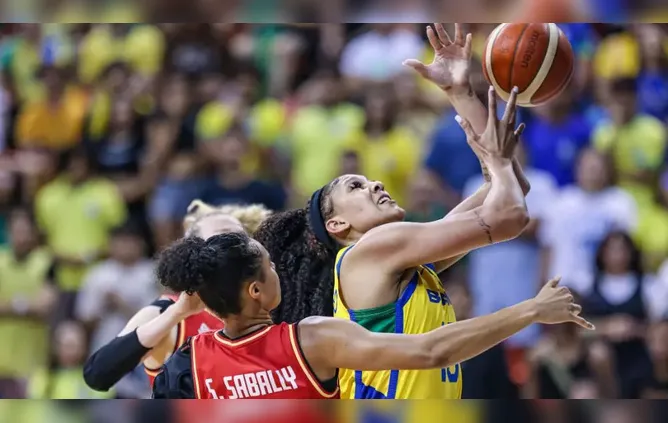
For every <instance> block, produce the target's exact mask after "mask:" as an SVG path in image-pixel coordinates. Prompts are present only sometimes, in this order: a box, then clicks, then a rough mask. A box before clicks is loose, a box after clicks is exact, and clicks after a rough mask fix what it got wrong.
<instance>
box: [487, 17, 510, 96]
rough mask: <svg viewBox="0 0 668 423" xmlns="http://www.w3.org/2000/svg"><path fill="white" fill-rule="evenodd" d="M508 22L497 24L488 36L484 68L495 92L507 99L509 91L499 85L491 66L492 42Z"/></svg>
mask: <svg viewBox="0 0 668 423" xmlns="http://www.w3.org/2000/svg"><path fill="white" fill-rule="evenodd" d="M507 25H508V24H505V23H504V24H501V25H499V26H497V27H496V28H495V29H494V31H492V33H491V34H490V36H489V42H488V43H487V51H485V68H486V70H487V76H488V77H489V82H490V83H491V84H492V86H493V87H494V89H495V90H496V93H497V94H498V95H499V96H500V97H501V98H503V99H504V100H508V98H509V97H510V92H507V91H505V90H504V89H503V88H501V87H500V86H499V83H498V81H497V80H496V76H495V75H494V69H493V68H492V52H493V51H494V43H495V42H496V39H497V38H498V36H499V34H500V33H501V31H503V29H504V28H505V27H506V26H507Z"/></svg>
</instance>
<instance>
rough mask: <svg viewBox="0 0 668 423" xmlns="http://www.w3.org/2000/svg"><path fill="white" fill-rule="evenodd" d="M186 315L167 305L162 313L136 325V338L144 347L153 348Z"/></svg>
mask: <svg viewBox="0 0 668 423" xmlns="http://www.w3.org/2000/svg"><path fill="white" fill-rule="evenodd" d="M186 317H188V316H187V315H186V314H184V313H181V312H180V311H179V310H178V309H177V308H176V307H174V306H172V307H168V308H167V309H166V310H165V311H164V313H162V314H160V315H159V316H157V317H155V318H154V319H153V320H151V321H149V322H147V323H144V324H143V325H139V327H137V338H138V339H139V342H140V343H141V344H142V345H143V346H145V347H146V348H149V349H151V348H155V347H156V346H157V345H158V344H160V342H162V340H163V339H165V338H166V337H167V336H169V334H170V333H171V331H172V329H174V327H175V326H176V325H178V324H179V322H181V320H183V319H185V318H186Z"/></svg>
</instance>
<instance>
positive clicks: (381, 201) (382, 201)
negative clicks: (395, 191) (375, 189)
mask: <svg viewBox="0 0 668 423" xmlns="http://www.w3.org/2000/svg"><path fill="white" fill-rule="evenodd" d="M392 201H393V200H392V197H390V196H389V195H387V194H383V195H381V196H380V198H379V199H378V204H379V205H381V204H386V203H390V202H392Z"/></svg>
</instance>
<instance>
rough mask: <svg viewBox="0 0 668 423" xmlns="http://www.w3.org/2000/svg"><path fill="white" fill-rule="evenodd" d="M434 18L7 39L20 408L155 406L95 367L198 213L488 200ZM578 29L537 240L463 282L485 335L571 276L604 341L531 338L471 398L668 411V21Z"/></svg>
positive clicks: (539, 201)
mask: <svg viewBox="0 0 668 423" xmlns="http://www.w3.org/2000/svg"><path fill="white" fill-rule="evenodd" d="M425 25H426V24H282V25H281V24H273V25H269V24H267V25H262V24H254V25H249V24H158V25H149V24H2V25H0V33H1V35H0V69H1V73H0V77H1V83H0V245H1V246H2V247H1V249H0V339H2V340H3V342H2V343H1V344H0V398H37V399H50V398H53V399H61V398H62V399H68V398H146V397H148V396H149V395H150V393H149V391H148V384H147V380H146V377H145V375H144V374H143V372H142V371H141V369H138V370H137V371H136V372H135V373H134V374H131V375H129V376H128V377H126V378H125V379H123V380H122V381H121V382H120V383H119V384H118V385H117V386H116V389H115V390H114V391H113V392H109V393H105V394H100V393H94V392H92V391H90V390H88V389H87V388H86V387H85V385H84V383H83V380H82V375H81V366H82V363H83V362H84V360H85V359H86V357H87V355H88V354H90V353H91V352H92V351H94V350H96V349H97V348H99V347H100V346H101V345H103V344H105V343H106V342H108V341H109V340H111V339H112V338H113V337H114V336H116V334H117V333H118V332H119V331H120V329H121V328H122V327H123V326H124V324H125V322H126V321H127V320H128V318H129V317H130V316H132V315H133V314H134V313H135V312H136V311H137V310H138V309H139V308H141V307H142V306H144V305H146V304H148V303H150V302H151V301H152V300H153V299H154V298H155V297H156V296H157V295H159V292H158V288H157V285H156V283H155V281H154V276H153V263H152V260H151V257H152V256H153V255H154V254H155V253H156V252H157V251H159V250H160V249H161V248H163V247H164V246H165V245H167V244H169V243H170V242H172V241H173V240H175V239H177V238H178V237H180V236H181V235H182V224H181V219H182V218H183V216H184V214H185V211H186V207H187V205H188V203H189V202H190V201H191V200H193V199H196V198H200V199H202V200H204V201H206V202H210V203H214V204H217V205H222V204H230V203H262V204H264V205H266V206H267V207H268V208H270V209H273V210H282V209H285V208H289V207H301V206H303V205H304V204H305V202H306V200H307V199H308V197H309V196H310V193H311V192H312V191H313V190H314V189H317V188H319V187H320V186H322V185H323V184H324V183H326V182H328V181H329V180H330V179H331V178H333V177H335V176H336V175H338V174H341V173H363V174H366V175H367V176H369V177H370V178H372V179H379V180H382V181H383V182H384V183H385V185H386V188H387V189H388V191H389V192H390V193H391V194H392V195H393V197H395V198H397V199H398V200H399V202H400V204H402V205H403V206H404V207H405V208H406V210H407V211H408V218H409V219H410V220H413V221H428V220H433V219H437V218H440V217H442V216H443V215H444V214H446V213H447V212H448V210H450V209H451V208H452V207H454V206H455V205H456V204H457V203H458V202H459V201H460V200H461V199H462V198H463V197H465V196H467V195H469V194H470V193H472V192H474V191H475V190H476V189H477V187H478V186H479V185H480V184H481V183H482V177H481V174H480V166H479V163H478V160H477V158H476V157H475V155H474V154H473V153H472V152H471V151H470V149H469V147H468V145H467V143H466V140H465V136H464V134H463V132H462V131H461V129H460V128H459V126H458V125H457V124H456V123H455V121H454V111H453V110H452V108H451V107H450V106H449V104H448V99H447V96H446V95H445V94H444V93H443V92H441V91H439V90H438V89H435V88H434V87H432V86H430V85H428V84H426V83H424V82H423V81H421V80H418V79H417V78H416V77H415V75H413V74H411V73H407V70H406V69H405V68H403V67H402V66H401V63H402V61H403V60H404V59H407V58H418V59H423V60H427V61H429V60H431V57H430V54H431V52H430V48H429V46H428V43H427V42H426V40H425V38H424V29H425ZM493 27H494V25H493V24H470V25H468V28H467V29H468V30H469V31H471V32H472V33H473V34H474V50H475V56H477V57H479V54H480V52H481V51H482V48H483V43H484V40H485V38H486V36H487V35H488V34H489V32H490V31H491V29H493ZM561 28H562V30H563V31H564V32H565V33H566V34H567V36H568V38H569V39H570V41H571V43H572V45H573V48H574V51H575V52H576V54H577V70H576V73H575V76H574V78H573V81H572V84H571V86H569V87H568V89H567V90H566V92H564V93H563V94H562V95H561V96H560V97H559V98H558V99H556V100H554V101H553V102H551V103H550V104H548V105H547V106H544V107H539V108H533V109H525V110H522V116H521V118H522V120H523V121H524V122H526V124H527V130H526V131H525V133H524V138H523V140H522V144H521V148H520V151H518V154H519V155H520V158H521V160H522V162H523V163H524V166H525V171H526V173H527V175H528V178H529V180H530V181H531V184H532V191H531V193H530V194H529V196H528V198H527V203H528V207H529V211H530V214H531V216H532V222H531V225H530V226H529V228H528V229H527V230H526V231H525V233H524V234H523V235H522V236H521V237H520V238H518V239H516V240H514V241H512V242H507V243H503V244H501V245H496V246H491V247H487V248H483V249H481V250H478V251H475V252H473V253H472V254H470V255H469V256H468V257H467V258H466V259H465V260H463V261H462V262H461V263H460V264H458V265H457V266H456V267H455V268H453V269H451V271H449V272H448V274H447V275H445V276H444V280H445V283H446V286H447V288H448V292H449V295H450V297H451V299H452V302H453V304H454V305H455V307H456V309H457V310H456V311H457V314H458V318H459V319H465V318H468V317H472V316H476V315H481V314H487V313H491V312H493V311H496V310H498V309H500V308H503V307H506V306H510V305H512V304H514V303H517V302H520V301H523V300H525V299H528V298H530V297H532V296H533V295H534V294H535V293H536V292H537V290H538V288H539V287H540V286H541V285H542V284H543V283H544V282H545V281H546V280H547V279H548V278H549V277H551V276H553V275H561V276H562V277H563V283H564V284H565V285H567V286H569V287H571V289H572V290H573V291H574V292H575V293H577V295H578V296H579V297H580V298H579V300H580V301H581V302H582V304H583V305H584V307H585V311H586V314H587V315H588V317H589V318H591V319H592V320H593V321H594V322H595V323H596V325H597V329H598V330H597V331H596V332H595V333H593V334H592V333H588V334H583V333H580V332H579V331H578V330H576V328H575V326H569V325H564V326H558V327H550V328H545V327H542V328H540V327H530V328H528V329H527V330H525V331H523V332H521V333H520V334H518V335H516V336H514V337H513V338H511V339H510V340H509V341H507V342H505V343H504V344H502V345H500V346H498V347H496V348H493V349H492V350H490V351H489V352H487V353H485V354H483V355H482V356H480V357H477V358H475V359H473V360H471V361H469V362H467V363H465V364H464V373H465V374H466V377H465V379H464V380H465V382H464V397H465V398H479V399H497V398H503V399H509V398H543V399H546V398H668V264H667V263H668V262H667V261H666V259H668V206H667V205H668V173H666V169H667V167H666V141H667V139H666V135H667V134H666V122H667V118H668V67H667V65H668V60H667V59H668V56H667V51H668V50H667V49H668V39H667V38H666V33H665V28H664V25H661V24H625V25H611V24H564V25H561ZM450 29H451V30H452V28H450ZM474 60H476V62H475V63H474V72H473V73H474V74H473V75H472V83H473V85H474V87H475V90H476V91H477V93H478V95H481V96H482V97H483V98H484V97H485V94H486V90H487V86H486V84H485V82H484V79H483V78H482V76H481V68H480V64H479V61H477V60H478V59H474Z"/></svg>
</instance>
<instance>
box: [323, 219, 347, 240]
mask: <svg viewBox="0 0 668 423" xmlns="http://www.w3.org/2000/svg"><path fill="white" fill-rule="evenodd" d="M325 228H326V229H327V232H329V233H330V234H332V235H337V236H343V234H345V233H346V232H347V231H348V230H349V229H350V223H348V222H346V221H345V220H340V219H338V218H336V217H333V218H331V219H329V220H328V221H327V222H326V223H325Z"/></svg>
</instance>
